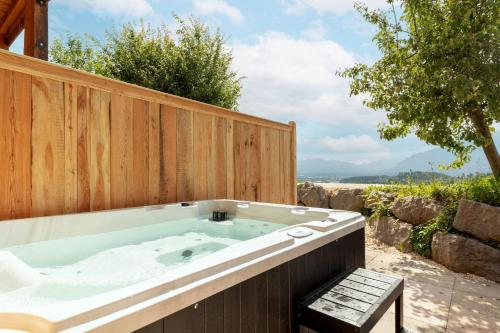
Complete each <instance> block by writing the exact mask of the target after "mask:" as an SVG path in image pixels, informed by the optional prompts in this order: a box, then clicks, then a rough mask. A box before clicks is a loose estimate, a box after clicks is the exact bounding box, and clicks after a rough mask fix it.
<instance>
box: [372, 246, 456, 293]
mask: <svg viewBox="0 0 500 333" xmlns="http://www.w3.org/2000/svg"><path fill="white" fill-rule="evenodd" d="M395 251H396V250H395ZM367 268H368V269H373V270H376V271H380V272H385V273H388V274H391V273H392V274H396V275H400V276H404V277H405V279H406V280H414V281H418V282H422V283H427V284H430V285H435V286H437V285H439V287H440V288H444V289H449V290H452V289H453V285H454V283H455V274H454V273H453V272H450V271H449V270H447V269H446V268H444V267H442V266H440V265H438V264H437V263H434V262H433V261H431V260H427V259H425V258H423V257H420V256H419V255H417V254H413V253H412V254H406V253H395V252H392V251H391V252H387V253H383V254H380V255H378V256H376V257H375V258H374V259H373V260H372V261H370V262H369V263H368V264H367Z"/></svg>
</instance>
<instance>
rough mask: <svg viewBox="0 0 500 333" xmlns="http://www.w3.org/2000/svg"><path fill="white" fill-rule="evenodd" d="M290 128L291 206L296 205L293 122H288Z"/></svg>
mask: <svg viewBox="0 0 500 333" xmlns="http://www.w3.org/2000/svg"><path fill="white" fill-rule="evenodd" d="M288 124H289V125H290V126H292V133H291V139H292V142H291V144H290V149H291V152H290V169H291V172H290V175H291V178H292V180H291V182H290V183H291V190H292V204H293V205H296V204H297V126H296V124H295V122H294V121H290V122H288Z"/></svg>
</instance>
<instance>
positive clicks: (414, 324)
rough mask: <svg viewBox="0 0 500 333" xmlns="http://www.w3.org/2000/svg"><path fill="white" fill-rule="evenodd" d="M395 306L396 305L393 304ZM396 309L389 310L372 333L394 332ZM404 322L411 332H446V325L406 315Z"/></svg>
mask: <svg viewBox="0 0 500 333" xmlns="http://www.w3.org/2000/svg"><path fill="white" fill-rule="evenodd" d="M392 308H394V306H392ZM394 320H395V318H394V309H392V311H388V312H387V313H386V314H385V315H384V316H383V317H382V318H381V319H380V321H379V322H378V323H377V325H375V327H374V328H373V329H372V330H371V331H370V333H392V332H394V324H395V323H394ZM403 323H404V327H405V329H407V330H409V332H411V333H444V332H445V328H444V326H438V325H433V324H429V323H426V322H423V321H421V320H416V319H414V318H411V317H407V316H404V318H403Z"/></svg>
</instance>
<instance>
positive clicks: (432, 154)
mask: <svg viewBox="0 0 500 333" xmlns="http://www.w3.org/2000/svg"><path fill="white" fill-rule="evenodd" d="M454 160H455V156H454V155H453V154H452V153H449V152H447V151H446V150H443V149H441V148H435V149H431V150H429V151H426V152H423V153H419V154H415V155H412V156H410V157H408V158H405V159H404V160H402V161H401V162H399V163H398V164H397V165H396V166H394V167H392V168H390V169H387V170H383V173H382V174H384V175H385V174H386V175H395V174H398V173H400V172H405V171H410V170H413V171H437V172H440V173H444V174H446V175H448V176H460V175H463V174H470V173H476V172H482V173H488V172H490V167H489V165H488V161H487V160H486V157H485V156H484V153H483V151H482V150H481V149H476V150H475V151H474V152H473V153H472V156H471V160H470V162H469V163H467V164H466V165H464V166H463V167H462V168H460V169H458V170H454V169H450V170H441V169H439V165H447V164H449V163H451V162H453V161H454Z"/></svg>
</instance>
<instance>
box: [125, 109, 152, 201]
mask: <svg viewBox="0 0 500 333" xmlns="http://www.w3.org/2000/svg"><path fill="white" fill-rule="evenodd" d="M148 109H149V105H148V102H146V101H143V100H138V99H134V101H133V114H132V116H133V118H132V119H133V121H132V134H133V138H132V150H131V151H130V152H129V154H130V155H131V156H132V161H131V162H132V164H131V165H129V166H128V167H127V206H129V207H130V206H140V205H144V204H146V203H147V200H148V197H149V194H148V186H149V159H148V153H149V145H148V138H149V135H148V133H149V125H148Z"/></svg>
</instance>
